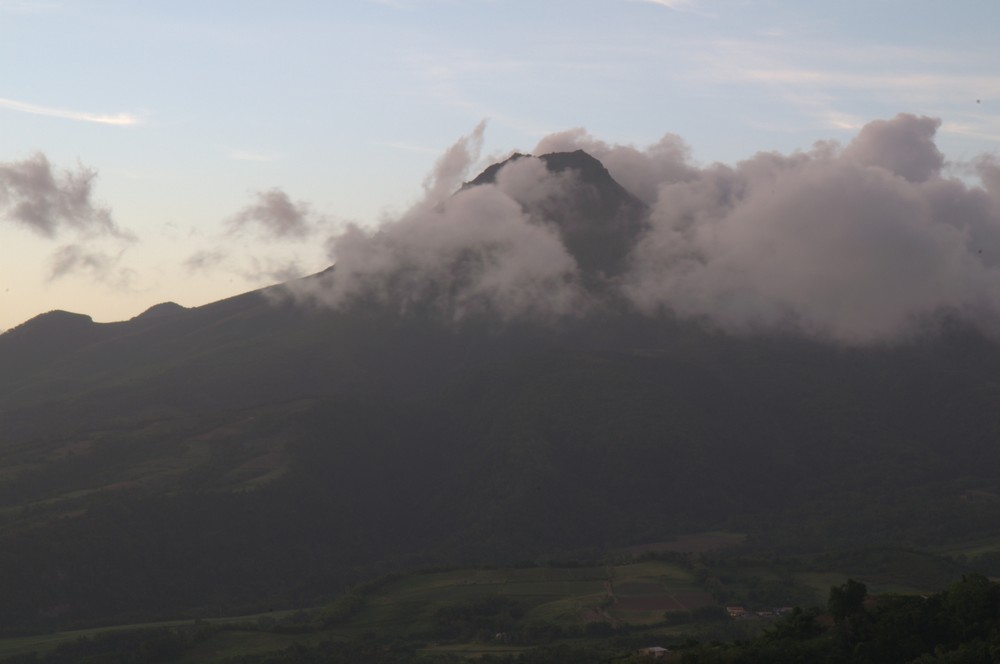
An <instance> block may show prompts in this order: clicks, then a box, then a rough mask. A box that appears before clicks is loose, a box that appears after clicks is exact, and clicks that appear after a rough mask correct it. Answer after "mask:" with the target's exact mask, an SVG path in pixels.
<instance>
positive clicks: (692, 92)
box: [0, 0, 1000, 329]
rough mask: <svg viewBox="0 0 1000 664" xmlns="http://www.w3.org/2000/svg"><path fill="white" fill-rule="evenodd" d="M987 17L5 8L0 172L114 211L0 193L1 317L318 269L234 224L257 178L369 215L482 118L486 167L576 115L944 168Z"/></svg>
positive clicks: (337, 215)
mask: <svg viewBox="0 0 1000 664" xmlns="http://www.w3.org/2000/svg"><path fill="white" fill-rule="evenodd" d="M997 25H1000V4H997V3H996V2H995V1H994V0H965V1H957V2H950V3H943V2H927V1H924V0H865V1H852V0H847V1H843V2H838V3H807V2H800V1H792V0H787V1H785V0H770V1H766V0H573V1H564V0H531V1H528V0H338V1H337V2H319V1H312V2H304V1H296V0H283V1H282V2H277V1H263V0H240V1H238V2H237V1H235V0H231V1H226V0H219V1H216V2H211V3H206V2H189V1H176V0H173V1H171V2H159V1H154V0H151V1H148V2H127V1H124V0H75V1H70V0H0V127H2V130H0V174H2V173H4V172H6V173H8V175H9V177H14V175H12V174H16V173H22V172H26V171H25V169H26V168H27V165H28V164H36V165H37V163H38V162H37V159H38V155H43V156H44V159H45V161H46V163H47V164H48V168H49V169H50V170H51V172H52V174H53V177H55V178H56V180H57V181H58V180H59V178H60V177H63V175H60V174H65V173H66V172H69V173H70V175H71V176H73V177H75V178H76V181H77V182H78V183H79V181H80V180H81V179H83V180H86V179H87V177H86V176H92V179H91V180H88V185H89V188H88V189H86V192H87V195H89V197H90V198H89V199H88V203H87V204H88V206H89V207H88V210H89V212H88V213H87V214H91V213H93V212H94V211H96V212H97V216H98V217H101V215H103V217H102V218H106V219H107V220H109V223H110V226H109V225H107V224H104V225H101V224H103V223H104V222H101V224H97V225H96V226H95V225H94V224H93V223H91V222H86V223H84V222H79V223H77V222H73V221H72V219H69V218H68V217H67V219H64V220H62V221H59V220H55V221H54V222H53V223H52V224H51V225H50V226H49V227H48V231H43V230H41V229H40V227H39V226H38V225H33V222H28V221H25V219H24V218H18V217H17V216H16V215H15V214H14V213H13V212H12V209H13V207H12V205H13V204H12V203H11V201H12V200H13V198H12V196H13V194H12V193H11V191H13V190H8V191H7V193H6V194H5V193H4V191H3V189H0V329H4V328H9V327H11V326H13V325H16V324H17V323H19V322H22V321H24V320H26V319H27V318H30V317H31V316H34V315H36V314H38V313H42V312H45V311H49V310H52V309H66V310H71V311H78V312H82V313H88V314H90V315H92V316H93V317H94V318H95V320H99V321H109V320H121V319H126V318H129V317H131V316H134V315H136V314H138V313H140V312H142V311H143V310H144V309H146V308H148V307H149V306H151V305H153V304H156V303H158V302H162V301H166V300H173V301H176V302H178V303H180V304H182V305H185V306H195V305H199V304H203V303H205V302H209V301H212V300H216V299H220V298H222V297H225V296H228V295H232V294H236V293H239V292H243V291H246V290H249V289H252V288H256V287H259V286H262V285H265V284H267V283H271V282H273V281H274V280H276V279H278V278H281V277H283V276H288V275H292V274H295V273H303V274H304V273H309V272H313V271H317V270H320V269H322V268H324V267H326V266H327V265H328V264H329V261H330V258H329V256H328V255H327V253H326V250H325V248H324V246H323V242H322V240H321V238H320V236H317V235H315V234H302V233H295V232H289V233H278V234H275V233H265V232H263V230H262V229H261V228H258V227H254V226H253V225H252V224H248V225H245V226H244V227H238V225H237V224H235V223H234V219H238V218H243V219H246V218H250V217H248V216H247V214H248V213H247V211H248V210H249V209H250V208H249V207H248V206H253V205H255V204H260V203H261V202H262V201H263V200H264V197H265V195H267V193H268V192H271V193H272V194H281V196H283V197H284V198H283V199H282V200H284V201H285V202H286V203H288V204H290V205H291V206H292V208H293V209H294V210H295V211H297V212H299V213H302V214H303V215H306V216H308V218H309V219H310V220H311V222H312V223H313V224H314V226H315V227H317V228H322V229H325V230H326V231H327V232H331V233H332V232H336V230H337V229H338V228H341V227H343V225H344V224H346V223H347V222H357V223H359V224H362V225H369V226H372V225H376V224H377V223H378V222H379V220H380V219H383V218H386V217H392V216H393V215H394V214H398V213H399V212H400V211H402V210H404V209H405V208H407V207H408V206H409V205H410V204H411V203H412V202H414V201H415V200H416V199H417V198H418V197H419V196H420V193H421V185H422V182H423V181H424V178H425V177H426V175H427V174H428V173H429V172H430V171H431V169H432V168H433V166H434V164H435V162H436V160H437V158H438V156H439V155H441V154H442V153H443V152H444V150H446V149H447V148H448V146H449V145H451V144H452V143H454V142H455V140H456V139H458V138H459V137H460V136H462V135H465V134H468V133H469V132H470V131H471V130H472V129H473V127H475V126H476V125H477V124H478V123H479V122H480V121H481V120H483V119H485V120H487V129H486V133H485V142H484V149H483V155H484V157H483V162H484V164H485V162H487V161H489V158H490V157H494V158H496V157H501V156H503V155H506V154H507V153H509V152H510V151H512V150H521V151H531V150H532V149H533V147H534V146H535V145H536V144H537V143H538V142H539V140H540V139H541V138H542V137H544V136H545V135H547V134H550V133H552V132H558V131H563V130H567V129H571V128H574V127H585V128H586V129H587V131H588V132H589V133H590V134H592V135H593V136H594V137H596V138H598V139H600V140H603V141H605V142H608V143H612V144H634V145H636V146H639V147H644V146H647V145H650V144H652V143H655V142H656V141H658V140H659V139H660V138H661V137H662V136H663V135H664V134H667V133H673V134H677V135H679V136H680V137H682V138H683V139H684V141H685V142H686V143H687V144H688V145H689V146H690V148H691V152H692V157H693V160H694V161H695V162H696V163H698V164H701V165H706V164H710V163H712V162H716V161H721V162H725V163H735V162H737V161H739V160H741V159H746V158H748V157H750V156H752V155H753V154H754V153H756V152H758V151H761V150H776V151H780V152H785V153H787V152H792V151H794V150H797V149H808V148H809V147H810V146H811V145H812V144H813V143H814V142H815V141H817V140H829V139H833V140H839V141H841V142H847V141H849V140H850V139H851V138H852V137H853V136H855V135H856V134H857V132H858V129H859V128H860V127H861V126H862V125H863V124H865V123H866V122H868V121H870V120H873V119H877V118H890V117H892V116H894V115H896V114H897V113H899V112H908V113H914V114H917V115H930V116H934V117H937V118H940V119H941V120H942V125H941V128H940V129H939V131H938V134H937V138H936V140H937V144H938V146H939V148H940V149H941V150H942V151H943V152H944V153H945V155H946V157H947V158H948V159H949V161H950V162H951V163H952V167H951V168H952V172H953V173H954V174H955V175H956V176H962V175H964V171H963V169H962V164H963V163H965V162H967V161H969V160H971V159H973V158H975V157H976V156H977V155H980V154H984V153H985V154H996V153H997V152H998V151H1000V42H998V40H997V39H996V36H995V31H996V26H997ZM32 160H36V161H32ZM3 169H6V171H4V170H3ZM71 179H72V178H71ZM0 181H2V180H0ZM10 182H13V180H10ZM10 186H13V185H10V184H9V183H8V188H9V187H10ZM64 189H65V187H64ZM4 196H6V198H7V200H6V203H5V201H4ZM49 213H50V214H59V212H58V211H54V212H52V211H50V212H49ZM241 214H242V215H243V217H240V215H241ZM250 216H251V217H252V214H251V215H250ZM109 229H110V230H109Z"/></svg>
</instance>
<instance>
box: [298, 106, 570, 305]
mask: <svg viewBox="0 0 1000 664" xmlns="http://www.w3.org/2000/svg"><path fill="white" fill-rule="evenodd" d="M483 129H484V124H483V123H480V124H479V126H477V127H476V129H475V130H474V131H473V132H472V134H470V135H469V136H466V137H463V138H462V139H460V140H459V141H458V142H457V143H455V145H454V146H452V147H451V148H450V149H449V150H448V151H447V152H446V153H445V154H444V156H443V157H442V158H441V159H440V160H439V161H438V163H437V166H436V168H435V169H434V171H433V172H432V173H431V175H430V176H429V177H428V178H427V181H426V182H425V191H424V198H423V200H421V201H420V202H418V203H417V204H416V205H414V206H413V207H412V208H411V209H410V210H409V211H407V212H406V213H405V214H403V215H401V216H400V217H398V218H395V219H392V220H389V221H387V222H386V223H384V224H383V225H382V226H381V227H380V228H378V229H377V230H374V231H367V230H365V229H362V228H360V227H358V226H356V225H350V226H348V227H347V228H346V229H345V230H344V231H343V232H342V233H339V234H337V235H335V236H333V237H331V238H330V239H329V247H330V255H331V258H332V259H333V260H334V262H335V272H334V277H333V279H332V280H328V281H326V282H308V283H300V284H297V285H296V289H297V290H296V294H297V295H298V296H299V297H302V298H307V299H310V300H312V301H314V302H317V303H319V304H322V305H327V306H334V307H345V306H350V305H351V304H353V303H355V302H359V301H368V302H371V301H375V302H381V303H383V304H387V305H389V306H392V307H395V308H398V309H399V310H400V311H402V312H411V311H417V310H419V311H431V312H435V313H436V314H438V315H440V316H443V317H444V318H446V319H451V320H461V319H465V318H467V317H469V316H475V315H478V314H483V313H489V314H493V315H496V316H498V317H500V318H502V319H511V318H518V317H536V316H537V317H544V318H551V317H558V316H564V315H571V314H573V313H574V312H579V311H582V310H583V309H584V307H585V300H586V297H585V294H584V292H583V290H582V288H581V287H580V285H579V281H578V274H577V267H576V264H575V262H574V260H573V258H572V257H571V256H570V255H569V253H568V252H567V250H566V248H565V247H564V246H563V244H562V242H561V241H560V239H559V236H558V233H557V232H556V231H555V230H554V229H552V228H550V227H548V226H546V225H545V224H543V223H538V221H537V220H533V219H532V218H531V217H530V215H529V214H528V213H527V212H526V211H525V209H524V208H523V207H522V205H521V204H520V203H519V202H518V201H517V200H515V199H514V198H513V197H512V193H514V192H521V193H523V194H525V195H527V196H529V197H538V196H543V195H544V192H545V191H546V190H549V189H551V188H552V187H558V186H561V184H560V183H561V182H562V179H561V178H559V177H558V176H555V175H551V174H549V173H548V172H547V171H545V169H544V167H543V168H541V170H539V168H538V164H537V163H531V162H532V161H534V162H537V160H520V161H519V162H516V163H514V164H511V165H510V166H509V167H508V168H510V169H511V173H510V174H509V175H506V174H505V177H504V178H501V182H502V183H501V184H499V185H484V186H478V187H472V188H467V189H463V190H460V191H457V192H456V190H457V189H458V187H459V185H460V184H461V182H462V181H463V178H465V177H466V176H467V175H468V173H469V169H470V167H471V165H472V164H473V163H475V161H476V159H477V158H478V153H479V147H480V145H481V142H482V132H483ZM521 162H523V163H521ZM505 170H506V169H505ZM547 181H550V184H547V183H546V182H547Z"/></svg>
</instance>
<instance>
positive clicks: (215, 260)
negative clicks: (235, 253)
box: [184, 249, 227, 272]
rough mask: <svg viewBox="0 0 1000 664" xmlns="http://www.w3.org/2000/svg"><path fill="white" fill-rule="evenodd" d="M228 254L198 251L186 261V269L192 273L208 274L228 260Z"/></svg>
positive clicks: (214, 251)
mask: <svg viewBox="0 0 1000 664" xmlns="http://www.w3.org/2000/svg"><path fill="white" fill-rule="evenodd" d="M226 257H227V254H226V252H224V251H220V250H218V249H215V250H211V251H208V250H202V251H197V252H195V253H193V254H191V255H190V256H188V257H187V258H186V259H185V260H184V267H185V268H187V269H188V270H189V271H191V272H207V271H209V270H211V269H213V268H215V267H217V266H218V265H219V264H221V263H222V262H223V261H225V260H226Z"/></svg>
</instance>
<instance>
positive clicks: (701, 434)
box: [0, 153, 1000, 628]
mask: <svg viewBox="0 0 1000 664" xmlns="http://www.w3.org/2000/svg"><path fill="white" fill-rule="evenodd" d="M542 159H543V161H544V162H545V163H546V164H547V167H548V168H550V169H552V170H554V171H556V172H559V171H560V169H562V170H565V169H571V170H575V171H576V172H579V173H580V174H581V175H579V176H577V179H576V183H577V185H579V186H582V187H584V189H586V191H588V192H590V193H589V194H587V195H592V196H595V197H596V198H595V199H586V198H583V199H581V200H584V201H587V202H585V203H579V205H580V206H582V207H584V208H586V209H587V210H589V211H590V212H589V214H590V215H591V216H589V217H586V218H583V219H582V220H581V219H579V218H576V217H574V213H573V210H574V209H576V208H574V207H573V206H572V205H570V206H563V207H561V208H560V209H561V210H562V211H563V216H561V217H560V216H559V215H557V214H552V215H548V216H546V219H547V220H548V221H546V222H543V223H553V224H556V225H557V226H558V227H559V228H560V229H561V232H562V233H564V236H565V237H566V238H567V239H566V243H567V246H568V247H569V248H570V250H572V251H575V252H576V255H577V258H578V260H579V261H580V262H581V265H583V266H584V270H585V271H589V272H588V274H589V276H590V279H591V281H590V283H589V284H588V285H589V286H590V287H591V288H592V289H593V290H594V292H599V291H600V289H601V287H602V283H605V282H606V280H608V279H613V275H614V274H615V271H616V270H617V269H619V268H620V261H621V260H622V256H623V254H622V251H625V249H624V248H625V247H627V246H629V245H630V243H631V242H633V241H634V238H635V237H636V236H637V234H639V233H641V228H642V223H643V221H642V220H643V216H642V215H643V214H644V211H643V208H641V207H640V205H641V204H636V203H635V202H631V201H632V199H630V198H629V197H628V195H627V194H626V193H623V191H624V190H621V188H620V187H619V186H617V184H616V183H614V181H613V180H611V179H610V176H609V175H607V172H606V171H605V170H603V167H600V168H598V166H599V164H597V165H596V166H595V165H594V162H593V160H592V159H591V158H589V157H587V156H586V155H583V154H582V153H570V154H569V155H562V156H560V155H549V156H547V157H542ZM498 172H499V168H496V169H493V171H492V175H490V174H489V173H490V171H489V170H488V171H487V173H484V174H483V175H482V176H480V178H477V180H473V182H472V183H471V184H470V186H480V185H483V184H488V183H489V182H491V181H495V179H496V177H497V173H498ZM581 183H582V184H581ZM569 191H574V190H573V189H572V188H571V189H570V190H569ZM581 195H582V194H581ZM595 201H596V202H595ZM623 210H624V211H623ZM573 224H578V225H575V226H574V225H573ZM602 224H604V225H602ZM609 229H610V230H609ZM623 229H624V230H623ZM602 233H609V234H611V235H614V236H615V237H618V236H619V235H622V236H624V239H622V240H621V245H620V246H619V245H614V244H613V243H603V242H602V241H601V240H600V238H601V234H602ZM574 238H576V239H574ZM574 242H578V244H577V245H576V246H575V248H574V246H573V243H574ZM588 247H589V248H593V249H594V252H593V253H592V254H588V251H590V249H589V248H588ZM588 256H589V258H588ZM329 279H336V273H335V271H332V272H329V271H328V272H327V273H325V274H322V275H317V276H315V277H311V278H310V280H311V281H310V283H312V284H313V285H314V286H315V285H318V286H320V287H322V285H323V284H324V283H326V282H327V280H329ZM285 292H286V287H283V286H282V287H274V288H271V289H265V290H264V291H255V292H251V293H246V294H244V295H240V296H237V297H234V298H229V299H227V300H223V301H220V302H216V303H212V304H209V305H205V306H202V307H195V308H190V309H184V308H181V307H178V306H176V305H170V304H165V305H161V306H158V307H154V308H153V309H152V310H150V311H149V312H147V313H146V314H144V315H141V316H137V317H136V318H134V319H132V320H130V321H124V322H121V323H110V324H98V323H94V322H93V321H92V320H91V319H90V318H89V317H86V316H82V315H78V314H68V313H66V312H53V313H49V314H45V315H43V316H40V317H38V318H36V319H33V320H32V321H29V322H27V323H25V324H24V325H22V326H20V327H18V328H16V329H14V330H12V331H10V332H8V333H6V334H4V335H2V336H0V367H2V369H3V370H2V371H0V421H2V424H3V428H2V438H0V586H2V587H4V588H6V589H8V590H7V592H6V597H7V599H6V603H5V604H3V605H2V606H0V628H2V627H7V628H10V627H13V626H18V625H20V626H24V625H35V626H37V625H54V626H57V625H63V624H68V623H72V622H74V621H87V620H96V619H98V618H101V619H106V618H112V617H114V618H126V617H128V618H136V617H152V616H159V615H173V614H176V613H177V612H179V611H182V610H197V611H201V612H202V613H203V614H204V613H206V612H211V611H215V610H218V611H221V610H223V609H224V608H225V610H227V611H232V610H235V609H238V608H241V607H242V608H261V607H264V608H266V607H268V606H269V605H271V604H275V603H278V604H295V603H308V602H313V601H320V600H321V599H322V598H323V597H325V596H327V595H330V594H335V593H337V592H339V591H341V590H342V589H343V586H344V584H345V583H349V582H351V581H352V580H355V579H358V578H361V577H364V576H368V575H371V574H374V573H377V572H380V571H384V570H386V569H392V568H397V567H412V566H422V565H431V564H442V563H454V562H472V563H483V562H504V561H506V562H511V561H517V560H523V559H526V558H528V559H530V558H536V557H545V556H553V555H574V554H575V553H578V552H584V553H586V552H594V551H596V550H602V549H606V548H609V547H616V546H622V545H626V544H637V543H642V542H648V541H655V540H658V539H663V538H666V537H669V536H671V535H676V534H680V533H684V532H692V531H697V530H701V529H706V528H711V527H719V526H726V527H729V528H734V529H744V530H748V531H749V534H750V538H749V539H750V541H751V542H754V543H756V545H758V546H761V547H764V548H767V547H775V546H779V545H780V547H783V548H785V549H792V548H800V549H824V548H827V547H831V546H852V545H857V544H858V543H875V542H893V543H899V542H906V543H910V544H914V545H920V544H927V543H933V542H938V543H939V542H943V541H951V540H956V539H961V538H963V537H968V536H971V535H973V534H975V535H976V536H977V537H983V536H986V535H990V534H996V529H997V527H996V523H1000V476H998V472H997V471H996V470H995V469H996V468H1000V447H998V446H997V445H996V441H997V440H998V435H1000V420H998V419H997V417H996V415H995V414H996V412H997V406H998V405H1000V389H998V387H997V383H996V376H998V375H1000V348H998V347H997V346H996V344H995V343H993V342H991V341H989V340H987V339H984V338H982V337H981V336H978V335H977V334H975V333H972V332H969V331H967V330H963V329H960V328H957V327H955V328H952V329H948V330H946V332H945V333H944V334H942V335H941V336H940V337H938V338H934V339H925V340H921V341H913V342H911V343H909V344H907V345H900V346H898V347H878V348H869V349H844V348H838V347H835V346H831V345H827V344H823V343H819V342H813V341H805V340H801V339H795V338H764V337H753V336H730V335H725V334H721V333H718V332H715V331H712V330H708V329H705V328H703V327H702V326H700V325H698V324H696V323H692V322H684V321H677V320H674V319H671V318H669V317H666V316H663V317H646V316H640V315H638V314H635V313H632V312H628V311H623V310H619V309H618V308H616V306H617V305H615V304H613V303H612V304H608V305H607V306H605V307H603V308H600V309H598V310H596V311H595V312H594V313H592V314H591V315H589V316H587V317H583V318H580V319H568V320H562V321H559V322H555V323H552V322H549V323H544V324H543V323H537V322H531V321H526V320H525V321H506V322H504V323H503V324H502V325H501V324H500V322H498V321H494V320H491V319H489V318H488V317H485V316H484V317H479V318H472V319H467V320H463V321H461V322H457V323H456V322H454V321H450V320H443V319H442V318H441V317H439V316H436V315H434V314H433V313H432V312H422V311H419V310H418V311H412V310H411V311H409V312H408V313H407V314H406V315H401V314H400V313H399V312H398V311H397V310H396V309H394V308H393V307H391V306H389V305H377V304H374V303H365V302H362V303H359V304H355V305H354V306H352V307H350V308H343V309H337V310H333V309H322V308H316V307H312V306H305V305H303V304H300V303H298V301H297V300H295V299H293V298H288V297H283V296H282V294H283V293H285ZM581 555H583V554H581Z"/></svg>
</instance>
